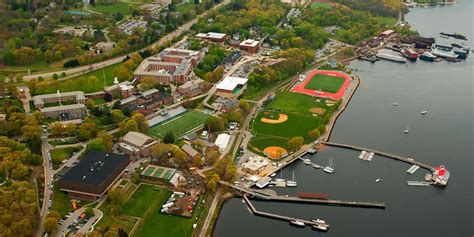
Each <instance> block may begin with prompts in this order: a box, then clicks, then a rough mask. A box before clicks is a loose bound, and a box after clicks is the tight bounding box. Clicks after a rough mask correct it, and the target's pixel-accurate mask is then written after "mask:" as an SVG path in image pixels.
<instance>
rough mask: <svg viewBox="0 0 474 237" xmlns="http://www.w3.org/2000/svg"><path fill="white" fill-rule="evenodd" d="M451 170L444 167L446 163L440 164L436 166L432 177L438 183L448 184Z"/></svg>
mask: <svg viewBox="0 0 474 237" xmlns="http://www.w3.org/2000/svg"><path fill="white" fill-rule="evenodd" d="M449 176H450V172H449V170H447V169H446V167H444V165H440V166H438V167H436V168H435V170H434V171H433V176H432V179H433V181H434V182H435V184H437V185H441V186H446V185H447V184H448V180H449Z"/></svg>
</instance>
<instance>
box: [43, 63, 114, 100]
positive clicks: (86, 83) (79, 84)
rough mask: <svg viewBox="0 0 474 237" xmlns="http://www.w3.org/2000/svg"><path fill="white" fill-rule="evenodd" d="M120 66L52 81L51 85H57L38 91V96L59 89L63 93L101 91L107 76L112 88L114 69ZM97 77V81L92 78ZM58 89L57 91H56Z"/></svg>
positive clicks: (108, 84)
mask: <svg viewBox="0 0 474 237" xmlns="http://www.w3.org/2000/svg"><path fill="white" fill-rule="evenodd" d="M118 66H120V63H118V64H114V65H110V66H108V67H105V68H104V69H99V70H96V71H92V72H88V73H86V74H84V75H80V76H76V77H72V78H69V79H66V80H63V81H59V82H58V81H53V80H51V81H50V85H52V83H57V86H56V85H52V86H49V87H46V88H44V89H42V90H41V89H39V88H38V89H37V90H36V91H37V94H38V95H41V94H51V93H56V91H57V89H59V91H61V92H68V91H84V93H92V92H97V91H100V90H102V89H103V88H104V75H105V84H106V85H107V86H110V85H112V84H113V82H114V69H115V68H116V67H118ZM92 76H95V77H96V79H92V78H90V77H92ZM56 88H57V89H56Z"/></svg>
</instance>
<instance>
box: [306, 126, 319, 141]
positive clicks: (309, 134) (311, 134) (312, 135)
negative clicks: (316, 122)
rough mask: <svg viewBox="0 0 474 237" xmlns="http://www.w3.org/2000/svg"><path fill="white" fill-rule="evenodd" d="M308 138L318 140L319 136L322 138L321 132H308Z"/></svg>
mask: <svg viewBox="0 0 474 237" xmlns="http://www.w3.org/2000/svg"><path fill="white" fill-rule="evenodd" d="M308 136H309V137H311V138H313V139H316V138H318V137H319V136H321V132H319V130H318V129H317V128H315V129H313V130H311V131H309V132H308Z"/></svg>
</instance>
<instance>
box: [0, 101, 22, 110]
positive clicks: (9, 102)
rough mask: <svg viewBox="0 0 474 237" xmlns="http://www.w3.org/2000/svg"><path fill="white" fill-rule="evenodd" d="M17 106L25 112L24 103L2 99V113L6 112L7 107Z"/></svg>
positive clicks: (0, 105) (0, 107)
mask: <svg viewBox="0 0 474 237" xmlns="http://www.w3.org/2000/svg"><path fill="white" fill-rule="evenodd" d="M10 106H17V107H18V108H20V110H22V111H23V103H21V101H19V100H15V99H0V112H6V107H10Z"/></svg>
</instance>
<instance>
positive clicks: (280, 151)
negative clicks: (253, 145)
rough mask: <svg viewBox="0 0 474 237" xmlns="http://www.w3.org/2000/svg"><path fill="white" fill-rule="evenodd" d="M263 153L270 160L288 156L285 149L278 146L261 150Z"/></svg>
mask: <svg viewBox="0 0 474 237" xmlns="http://www.w3.org/2000/svg"><path fill="white" fill-rule="evenodd" d="M263 153H265V154H266V155H268V156H269V157H270V158H272V159H280V158H282V157H283V156H285V155H287V154H288V152H287V151H286V149H285V148H282V147H279V146H269V147H267V148H265V149H264V150H263Z"/></svg>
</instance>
